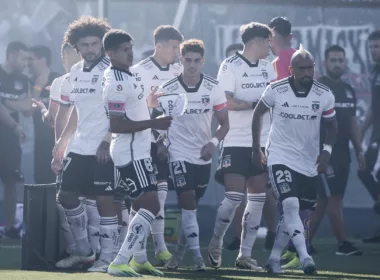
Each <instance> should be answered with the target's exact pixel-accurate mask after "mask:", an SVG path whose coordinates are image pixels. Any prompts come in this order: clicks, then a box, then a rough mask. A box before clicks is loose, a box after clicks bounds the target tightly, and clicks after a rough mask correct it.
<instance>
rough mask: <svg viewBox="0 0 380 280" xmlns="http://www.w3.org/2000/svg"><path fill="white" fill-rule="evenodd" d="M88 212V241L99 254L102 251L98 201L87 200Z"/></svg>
mask: <svg viewBox="0 0 380 280" xmlns="http://www.w3.org/2000/svg"><path fill="white" fill-rule="evenodd" d="M86 212H87V217H88V239H89V241H90V245H91V248H92V251H93V252H95V253H99V251H100V231H99V227H100V216H99V212H98V206H97V205H96V200H92V199H86Z"/></svg>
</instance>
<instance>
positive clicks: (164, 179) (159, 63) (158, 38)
mask: <svg viewBox="0 0 380 280" xmlns="http://www.w3.org/2000/svg"><path fill="white" fill-rule="evenodd" d="M153 38H154V53H153V55H152V56H149V57H148V58H146V59H144V60H143V61H141V62H139V63H138V64H137V65H135V66H133V67H132V68H131V72H132V73H133V74H134V75H137V79H139V80H140V79H141V84H142V85H143V86H144V89H145V90H146V92H151V91H153V90H154V89H155V88H157V87H158V86H160V85H162V84H163V83H164V82H167V81H169V80H171V79H173V78H174V77H176V76H178V75H179V74H181V72H182V66H181V65H180V64H178V63H174V61H175V59H176V58H177V57H178V54H179V45H180V44H181V42H182V41H183V36H182V34H181V33H180V32H179V31H178V30H177V29H176V28H174V27H173V26H170V25H161V26H159V27H157V28H156V29H155V30H154V32H153ZM173 63H174V64H173ZM155 142H156V140H155V137H154V135H152V147H151V157H152V161H153V164H154V165H155V167H156V168H157V172H158V174H157V181H158V183H157V193H158V199H159V202H160V211H159V212H158V215H157V217H156V219H155V220H154V222H153V224H152V227H151V232H152V237H153V243H154V245H155V256H156V259H157V260H158V261H159V262H160V263H161V264H162V265H164V264H165V263H167V262H168V261H169V260H170V258H171V257H172V255H171V254H170V253H169V251H168V248H167V247H166V244H165V238H164V230H165V201H166V196H167V193H168V176H169V168H168V163H167V160H160V159H159V158H158V157H157V147H156V143H155ZM134 213H135V211H134V210H133V209H132V215H134ZM144 252H145V253H146V251H145V250H144ZM141 254H143V252H141Z"/></svg>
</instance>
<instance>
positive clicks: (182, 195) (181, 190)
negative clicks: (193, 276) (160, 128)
mask: <svg viewBox="0 0 380 280" xmlns="http://www.w3.org/2000/svg"><path fill="white" fill-rule="evenodd" d="M204 52H205V48H204V44H203V42H202V41H201V40H197V39H191V40H187V41H185V42H183V43H182V44H181V56H180V61H181V64H182V65H183V68H184V69H183V74H181V75H180V76H178V77H177V78H174V79H172V80H170V81H168V82H167V83H165V84H164V85H163V86H162V91H163V92H164V93H165V94H167V95H173V94H179V93H185V94H186V95H187V98H188V106H187V109H186V111H185V112H184V115H182V116H180V117H177V118H175V119H174V120H173V123H172V126H171V127H170V128H169V130H168V158H169V169H170V174H171V176H172V179H173V184H174V187H175V189H176V191H177V195H178V200H179V207H180V208H181V209H182V221H181V231H180V232H181V233H180V237H179V244H178V246H177V251H176V253H175V255H174V256H173V258H172V260H171V261H170V262H169V264H168V265H167V268H168V269H176V268H177V267H178V266H179V264H180V262H181V260H182V258H183V255H184V253H185V250H186V244H187V245H188V247H189V249H190V250H191V251H192V253H193V260H194V263H195V265H194V269H195V270H196V271H204V270H205V269H206V265H205V262H204V259H203V257H202V255H201V252H200V247H199V226H198V221H197V204H198V201H199V199H200V198H202V196H203V195H204V193H205V191H206V188H207V185H208V182H209V179H210V172H211V158H212V154H213V152H214V150H215V148H216V147H217V146H218V144H219V142H220V141H221V140H223V139H224V137H225V136H226V134H227V132H228V130H229V121H228V112H227V110H226V97H225V95H224V93H223V91H222V90H221V89H220V88H219V85H218V82H217V81H216V80H214V79H213V78H211V77H209V76H207V75H205V74H202V73H201V68H202V66H203V64H204ZM213 115H214V116H215V118H216V119H217V121H218V122H219V128H218V129H217V131H216V132H215V135H214V137H212V136H211V119H212V116H213ZM158 145H161V147H158V149H159V151H160V152H162V153H163V154H160V155H161V156H164V154H165V152H164V151H166V147H165V146H164V144H163V143H162V141H161V142H158ZM181 245H182V246H181Z"/></svg>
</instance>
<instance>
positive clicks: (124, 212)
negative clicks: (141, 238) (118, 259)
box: [114, 201, 136, 254]
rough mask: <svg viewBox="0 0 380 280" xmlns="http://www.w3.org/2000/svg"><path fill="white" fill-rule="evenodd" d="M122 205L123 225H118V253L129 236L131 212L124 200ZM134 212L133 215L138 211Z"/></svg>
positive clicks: (116, 249)
mask: <svg viewBox="0 0 380 280" xmlns="http://www.w3.org/2000/svg"><path fill="white" fill-rule="evenodd" d="M120 207H121V225H119V227H118V233H119V237H118V241H117V244H116V246H115V251H114V252H116V254H117V253H118V252H119V250H120V248H121V245H123V242H124V239H125V237H126V236H127V232H128V224H129V212H128V209H127V206H126V205H125V202H124V201H122V202H121V203H120ZM133 213H134V214H133V216H134V215H136V212H134V211H133ZM131 216H132V215H131ZM131 219H132V218H131Z"/></svg>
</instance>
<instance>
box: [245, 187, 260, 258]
mask: <svg viewBox="0 0 380 280" xmlns="http://www.w3.org/2000/svg"><path fill="white" fill-rule="evenodd" d="M247 198H248V201H247V205H246V206H245V210H244V215H243V219H242V227H243V230H242V232H241V239H240V252H239V257H251V254H252V247H253V244H254V243H255V241H256V236H257V232H258V230H259V228H260V222H261V216H262V213H263V207H264V203H265V193H254V194H251V193H249V194H248V195H247Z"/></svg>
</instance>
